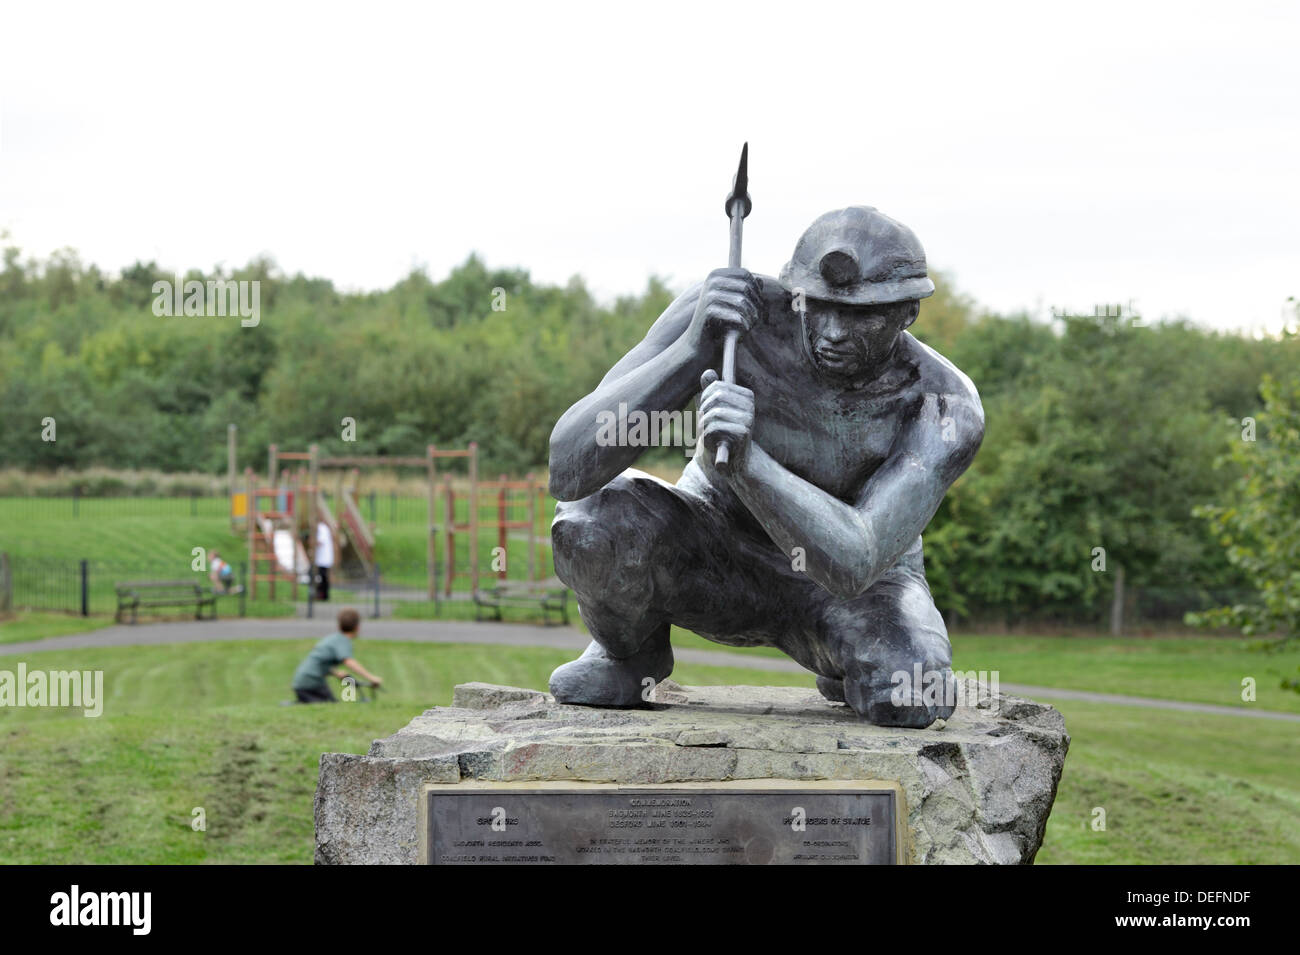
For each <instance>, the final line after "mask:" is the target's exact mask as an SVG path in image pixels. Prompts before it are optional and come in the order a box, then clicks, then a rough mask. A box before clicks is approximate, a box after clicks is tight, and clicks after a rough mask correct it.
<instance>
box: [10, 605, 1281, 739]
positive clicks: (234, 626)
mask: <svg viewBox="0 0 1300 955" xmlns="http://www.w3.org/2000/svg"><path fill="white" fill-rule="evenodd" d="M332 626H333V622H332V621H331V620H329V619H326V618H322V619H317V620H306V619H302V618H294V617H286V618H277V619H269V620H252V619H247V618H232V619H229V620H207V621H203V622H198V621H193V620H185V621H175V622H173V621H166V622H162V623H148V624H137V625H125V624H121V625H117V626H112V627H105V628H103V629H102V630H92V631H90V632H88V633H74V634H69V635H68V636H63V637H49V638H47V639H45V640H30V641H27V642H25V643H0V657H4V656H19V655H22V654H27V653H39V652H43V651H47V650H82V649H86V648H88V647H138V646H156V645H159V644H167V643H210V642H214V641H219V640H304V639H310V638H312V637H321V636H324V635H325V634H326V633H328V632H329V630H330V629H331V628H332ZM361 635H362V640H399V641H404V642H408V643H477V644H493V645H498V646H500V645H504V646H514V647H551V648H554V649H557V650H574V651H580V650H583V649H584V648H586V646H587V643H588V637H587V635H586V634H585V633H583V632H581V631H580V630H577V629H574V628H573V627H542V626H537V625H535V624H522V623H497V622H495V621H484V622H482V623H475V622H473V621H470V620H392V619H382V618H381V619H379V620H366V619H364V618H363V619H362V621H361ZM673 655H674V656H675V657H676V658H677V660H678V661H680V662H681V663H695V664H701V665H704V666H721V667H739V668H742V669H746V670H768V671H775V672H781V673H804V672H807V671H805V670H804V668H803V667H801V666H799V664H797V663H795V662H794V661H793V660H788V659H786V658H784V657H771V656H760V655H757V654H751V653H737V652H731V651H726V650H717V651H714V650H695V649H677V648H674V649H673ZM1000 689H1002V690H1003V691H1005V692H1007V693H1012V694H1015V695H1016V696H1025V697H1029V698H1030V699H1045V700H1049V701H1050V700H1054V699H1055V700H1078V701H1080V702H1085V703H1110V704H1114V705H1118V706H1140V707H1147V708H1149V709H1159V710H1179V711H1182V712H1186V713H1210V714H1214V715H1219V716H1245V717H1253V718H1255V719H1268V720H1285V721H1290V722H1297V723H1300V714H1298V713H1279V712H1277V711H1274V710H1256V709H1246V708H1245V707H1235V706H1219V705H1216V704H1214V703H1189V702H1184V701H1181V700H1159V699H1155V698H1153V697H1148V696H1123V695H1120V694H1116V693H1094V692H1092V691H1090V690H1062V689H1057V688H1055V687H1047V686H1026V685H1024V684H1020V683H1002V684H1000Z"/></svg>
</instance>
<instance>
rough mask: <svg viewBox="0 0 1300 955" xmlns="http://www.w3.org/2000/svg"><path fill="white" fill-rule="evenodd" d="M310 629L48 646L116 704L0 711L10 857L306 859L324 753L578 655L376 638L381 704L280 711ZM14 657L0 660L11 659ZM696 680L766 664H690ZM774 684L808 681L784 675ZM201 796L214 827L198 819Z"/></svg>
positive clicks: (45, 663)
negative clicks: (269, 638)
mask: <svg viewBox="0 0 1300 955" xmlns="http://www.w3.org/2000/svg"><path fill="white" fill-rule="evenodd" d="M311 644H312V641H290V642H280V641H276V642H274V643H270V642H267V643H258V642H239V643H221V644H216V643H212V644H184V645H172V646H161V647H125V648H103V649H95V650H77V651H51V652H45V653H38V654H29V655H25V656H24V657H23V660H24V662H26V664H27V666H28V667H29V668H41V669H71V668H76V669H102V670H103V671H104V693H105V703H104V713H103V715H102V716H101V717H98V718H86V717H84V716H82V715H81V711H69V710H55V709H40V710H37V709H8V708H6V709H3V710H0V861H3V862H11V863H23V862H26V863H54V862H58V863H132V862H148V863H160V862H167V863H198V862H228V863H234V862H241V863H244V862H301V863H307V862H310V861H311V858H312V846H313V841H312V833H313V829H312V798H313V794H314V792H315V788H316V776H317V768H318V761H319V758H320V754H321V753H322V752H327V751H333V752H354V753H364V752H366V750H367V749H368V748H369V746H370V743H371V741H372V740H373V739H375V738H377V737H380V736H387V735H389V734H390V733H393V732H395V731H396V730H397V729H399V728H400V727H402V726H404V725H405V724H406V723H407V722H408V721H409V720H410V719H411V718H412V717H413V716H415V715H416V714H418V713H419V712H421V711H422V710H423V709H425V708H427V707H429V706H432V705H435V704H447V703H450V702H451V691H452V687H453V686H454V685H455V684H456V683H464V682H469V681H472V680H486V681H489V682H494V683H506V684H513V685H517V686H536V687H543V686H545V684H546V678H547V676H549V674H550V672H551V670H552V669H554V668H555V667H556V666H557V665H559V664H560V663H563V662H564V661H565V660H567V659H568V658H569V657H570V656H571V654H569V653H567V652H565V651H562V650H544V649H528V648H515V647H468V646H456V645H443V646H431V645H428V644H403V643H390V642H384V641H375V642H374V643H366V642H365V641H364V638H363V639H362V641H361V642H360V643H359V645H358V651H359V654H360V657H361V659H362V661H363V662H364V663H365V664H366V666H368V667H370V668H371V669H373V670H374V671H375V672H377V673H378V674H379V675H380V676H382V677H384V678H385V691H384V693H383V694H382V697H383V698H382V699H381V701H380V702H378V703H372V704H365V705H359V704H347V705H339V706H332V707H301V706H288V707H281V706H280V705H279V703H280V701H281V700H283V699H286V698H288V697H289V696H290V695H291V694H290V692H289V688H288V682H289V677H290V675H291V674H292V672H293V669H294V667H295V666H296V665H297V663H298V661H299V660H300V659H301V657H302V656H303V655H304V654H305V653H306V652H307V650H308V649H309V648H310V647H311ZM16 664H17V660H14V659H12V658H9V659H7V660H4V661H3V662H0V667H4V668H10V669H12V668H13V667H14V666H16ZM678 676H679V677H680V678H682V679H684V680H687V681H689V682H694V683H743V682H749V683H754V682H759V680H760V679H766V678H767V677H769V676H772V675H770V674H754V673H752V672H747V671H743V670H739V669H736V670H733V669H729V668H720V667H682V668H680V671H679V673H678ZM775 676H776V677H777V679H776V680H774V681H772V680H769V681H768V682H776V683H788V684H794V685H802V686H811V685H812V684H811V680H810V679H808V678H806V677H804V676H802V675H799V674H791V675H790V676H789V677H785V675H783V674H776V675H775ZM196 807H202V808H203V810H204V811H205V813H206V816H207V823H208V828H207V831H206V832H194V831H192V830H191V828H190V820H191V818H192V816H191V812H192V810H193V809H194V808H196Z"/></svg>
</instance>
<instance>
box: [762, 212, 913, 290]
mask: <svg viewBox="0 0 1300 955" xmlns="http://www.w3.org/2000/svg"><path fill="white" fill-rule="evenodd" d="M781 285H782V286H783V287H784V288H785V289H786V290H787V291H790V292H793V291H795V290H796V289H803V292H804V294H805V295H806V296H807V297H808V298H813V299H821V300H823V301H828V302H843V303H844V304H846V305H883V304H886V303H888V302H905V301H909V300H911V299H920V298H925V297H926V296H928V295H933V294H934V283H933V282H932V281H930V279H929V278H928V277H927V276H926V274H925V250H924V249H923V248H921V242H920V240H919V239H917V237H916V234H915V233H914V232H912V230H911V229H909V228H908V227H907V226H905V225H903V224H902V223H901V222H895V221H894V220H893V219H891V218H889V216H887V215H884V214H883V213H881V212H878V211H876V209H874V208H873V207H871V206H849V207H848V208H847V209H836V210H835V211H834V212H828V213H826V214H825V215H824V216H821V217H820V218H818V219H817V221H816V222H814V223H813V224H812V225H810V226H809V227H808V231H806V232H805V233H804V234H803V235H802V236H800V237H799V244H798V245H796V246H795V248H794V257H793V258H792V259H791V260H790V261H789V262H787V263H786V264H785V268H783V269H781Z"/></svg>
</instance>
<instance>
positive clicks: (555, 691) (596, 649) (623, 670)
mask: <svg viewBox="0 0 1300 955" xmlns="http://www.w3.org/2000/svg"><path fill="white" fill-rule="evenodd" d="M672 672H673V648H672V647H671V646H670V645H669V644H668V641H667V640H663V641H660V640H658V639H655V638H651V639H650V640H647V641H646V646H644V647H643V648H642V649H641V650H639V651H637V652H636V653H634V654H633V655H632V656H630V657H625V658H623V659H621V660H618V659H615V658H614V657H611V656H610V655H609V654H608V653H607V652H606V651H605V648H604V647H602V646H601V645H600V644H598V643H596V642H595V641H594V640H593V641H592V642H591V644H590V645H589V646H588V647H587V649H586V650H585V651H583V654H582V656H580V657H578V659H576V660H574V661H572V662H570V663H566V664H564V665H563V666H560V667H557V668H556V670H555V672H554V673H552V674H551V693H552V695H554V697H555V699H556V700H557V701H558V702H560V703H576V704H579V705H581V706H616V707H633V706H644V705H645V704H646V703H647V702H648V700H647V699H646V695H647V690H651V689H654V687H655V686H656V685H658V683H659V681H660V680H663V679H666V678H667V677H668V676H669V675H671V674H672ZM647 680H652V681H653V682H651V683H647V682H646V681H647Z"/></svg>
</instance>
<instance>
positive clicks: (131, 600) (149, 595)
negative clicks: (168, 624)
mask: <svg viewBox="0 0 1300 955" xmlns="http://www.w3.org/2000/svg"><path fill="white" fill-rule="evenodd" d="M114 589H115V590H116V591H117V614H116V615H115V617H114V619H115V620H116V621H117V622H118V623H122V622H123V620H122V618H123V616H124V615H125V614H126V612H127V611H128V610H130V611H131V622H132V623H136V622H137V616H136V615H137V613H138V612H139V610H140V608H141V607H193V608H194V619H195V620H202V619H203V608H204V607H207V608H209V611H210V613H209V615H208V619H209V620H216V619H217V598H216V595H215V594H214V593H212V591H210V590H208V589H207V588H206V587H204V586H202V585H201V584H198V583H196V582H195V581H193V580H133V581H128V582H126V583H122V584H117V585H116V587H115V588H114Z"/></svg>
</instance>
